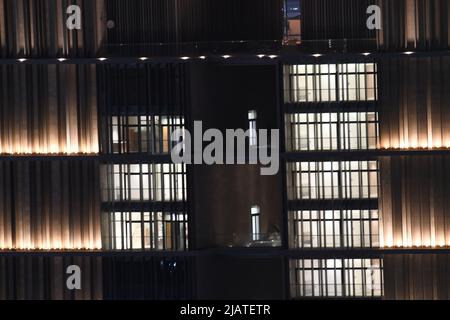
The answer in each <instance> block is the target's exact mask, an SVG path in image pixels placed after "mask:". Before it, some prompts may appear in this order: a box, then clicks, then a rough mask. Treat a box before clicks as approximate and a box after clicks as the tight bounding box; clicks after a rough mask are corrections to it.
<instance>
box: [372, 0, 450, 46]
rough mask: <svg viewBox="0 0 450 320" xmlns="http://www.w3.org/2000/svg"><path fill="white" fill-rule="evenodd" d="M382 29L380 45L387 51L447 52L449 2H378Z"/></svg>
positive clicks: (449, 25)
mask: <svg viewBox="0 0 450 320" xmlns="http://www.w3.org/2000/svg"><path fill="white" fill-rule="evenodd" d="M378 4H379V5H380V7H381V9H382V21H383V22H382V30H381V31H380V32H379V34H378V45H379V47H380V49H382V50H383V49H385V50H403V49H418V50H427V49H446V48H448V47H449V44H450V24H449V22H450V20H449V19H450V3H449V1H448V0H378Z"/></svg>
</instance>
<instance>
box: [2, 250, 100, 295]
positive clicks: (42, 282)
mask: <svg viewBox="0 0 450 320" xmlns="http://www.w3.org/2000/svg"><path fill="white" fill-rule="evenodd" d="M70 265H77V266H79V267H80V270H81V289H80V290H68V288H67V286H66V280H67V278H68V277H69V276H70V274H67V273H66V270H67V267H68V266H70ZM102 272H103V271H102V258H101V257H96V256H89V255H83V256H80V255H78V256H77V255H74V256H61V255H60V256H58V255H55V256H45V255H43V256H32V255H22V256H0V300H99V299H102V298H103V284H102Z"/></svg>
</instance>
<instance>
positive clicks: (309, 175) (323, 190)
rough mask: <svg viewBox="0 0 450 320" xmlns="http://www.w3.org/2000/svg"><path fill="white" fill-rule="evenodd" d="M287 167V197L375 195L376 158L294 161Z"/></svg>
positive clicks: (338, 197) (291, 198)
mask: <svg viewBox="0 0 450 320" xmlns="http://www.w3.org/2000/svg"><path fill="white" fill-rule="evenodd" d="M287 169H288V170H287V179H288V196H289V199H290V200H306V199H369V198H370V199H374V198H377V197H378V162H377V161H328V162H293V163H288V165H287Z"/></svg>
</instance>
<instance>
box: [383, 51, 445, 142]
mask: <svg viewBox="0 0 450 320" xmlns="http://www.w3.org/2000/svg"><path fill="white" fill-rule="evenodd" d="M378 66H379V72H378V75H379V89H380V95H379V96H380V100H379V119H380V146H381V148H383V149H391V148H392V149H399V148H400V149H418V148H420V149H431V148H448V147H450V110H449V108H448V105H449V104H450V91H449V90H448V83H449V82H450V58H448V57H433V58H412V57H409V58H406V57H403V58H391V59H383V60H381V61H380V63H379V64H378Z"/></svg>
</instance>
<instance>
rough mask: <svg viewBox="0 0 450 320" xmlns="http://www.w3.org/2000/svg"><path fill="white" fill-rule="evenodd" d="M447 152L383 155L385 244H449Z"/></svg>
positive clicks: (449, 185) (449, 216)
mask: <svg viewBox="0 0 450 320" xmlns="http://www.w3.org/2000/svg"><path fill="white" fill-rule="evenodd" d="M449 159H450V158H449V157H448V156H425V155H423V156H396V157H382V158H381V159H380V181H381V183H380V186H381V189H380V192H381V195H380V216H381V226H382V237H381V239H380V242H381V246H382V247H410V248H412V247H432V248H434V247H443V246H449V245H450V210H449V208H450V200H449V197H448V196H447V194H448V191H449V190H450V162H449Z"/></svg>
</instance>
